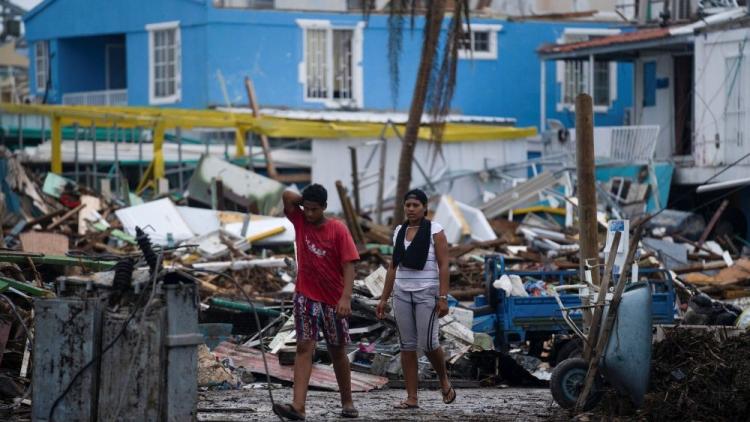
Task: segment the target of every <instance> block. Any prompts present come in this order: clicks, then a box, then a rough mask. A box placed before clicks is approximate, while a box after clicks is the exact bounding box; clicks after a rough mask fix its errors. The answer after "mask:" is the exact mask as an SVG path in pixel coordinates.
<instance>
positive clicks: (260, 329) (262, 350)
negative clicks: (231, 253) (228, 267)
mask: <svg viewBox="0 0 750 422" xmlns="http://www.w3.org/2000/svg"><path fill="white" fill-rule="evenodd" d="M186 270H189V271H193V272H203V273H209V274H216V275H219V276H220V277H224V278H226V279H228V280H229V281H231V282H232V283H234V285H235V287H237V290H239V291H240V292H242V296H244V297H245V300H246V301H247V303H248V304H249V305H250V307H251V308H252V309H253V315H254V317H255V326H256V327H257V329H258V338H259V339H260V354H261V356H262V357H263V368H264V370H265V371H266V387H267V388H268V399H269V400H270V401H271V409H273V407H274V406H275V405H276V403H275V402H274V399H273V392H271V375H270V373H269V371H268V361H267V360H266V351H265V348H264V346H263V336H262V332H263V327H261V325H260V317H258V311H257V309H256V308H255V303H254V302H253V301H252V300H251V299H250V296H248V294H247V293H246V292H245V290H244V289H243V288H242V286H240V283H238V282H237V280H236V279H235V278H234V277H232V276H230V275H228V274H225V273H223V272H220V271H212V270H204V269H196V268H189V269H186ZM274 414H275V415H276V416H277V417H278V418H279V420H280V421H281V422H285V421H284V418H283V417H282V416H281V415H279V414H276V412H274Z"/></svg>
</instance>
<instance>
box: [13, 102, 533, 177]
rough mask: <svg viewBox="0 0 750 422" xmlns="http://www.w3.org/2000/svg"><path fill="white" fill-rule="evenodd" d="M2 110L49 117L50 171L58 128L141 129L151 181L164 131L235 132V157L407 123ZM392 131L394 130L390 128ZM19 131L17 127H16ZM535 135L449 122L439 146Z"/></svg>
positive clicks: (97, 109) (131, 110)
mask: <svg viewBox="0 0 750 422" xmlns="http://www.w3.org/2000/svg"><path fill="white" fill-rule="evenodd" d="M0 110H2V111H3V112H6V113H12V114H30V115H40V116H46V117H48V118H50V120H51V122H52V125H51V129H52V131H53V133H52V136H51V140H52V163H51V167H52V171H53V172H55V173H60V172H62V157H61V152H60V151H61V145H62V127H63V126H72V125H79V126H81V127H89V126H92V125H94V126H103V127H118V128H134V127H141V128H145V129H152V130H153V133H154V135H153V149H154V159H153V161H152V163H151V165H150V166H149V169H150V174H151V176H152V177H153V180H158V179H159V178H161V177H164V174H165V172H164V154H163V151H162V148H163V145H164V132H165V131H166V130H170V129H175V128H178V127H179V128H182V129H192V128H233V129H235V130H236V131H237V136H236V137H235V147H236V148H235V154H236V155H237V156H244V154H245V136H244V134H245V133H246V132H248V131H249V132H255V133H258V134H263V135H266V136H269V137H278V138H312V139H346V138H380V137H381V136H385V137H386V138H395V137H396V136H397V134H396V133H395V130H397V131H398V132H399V134H402V135H403V133H404V132H405V130H406V127H405V125H403V124H402V125H395V126H390V125H389V126H388V127H387V128H386V129H385V132H384V127H386V125H385V124H383V123H373V122H350V121H347V122H330V121H315V120H304V119H291V118H282V117H271V116H265V117H254V116H253V115H251V114H249V113H231V112H228V111H217V110H191V109H175V108H158V107H114V106H64V105H35V104H2V103H0ZM394 127H395V130H394ZM19 129H20V128H19ZM431 133H432V128H431V127H430V126H429V125H423V126H422V127H421V128H420V129H419V138H420V139H424V140H427V139H430V138H431V136H430V135H431ZM534 135H536V128H534V127H526V128H516V127H508V126H495V125H486V124H468V123H447V124H445V127H444V129H443V136H442V140H443V142H474V141H494V140H508V139H523V138H527V137H530V136H534Z"/></svg>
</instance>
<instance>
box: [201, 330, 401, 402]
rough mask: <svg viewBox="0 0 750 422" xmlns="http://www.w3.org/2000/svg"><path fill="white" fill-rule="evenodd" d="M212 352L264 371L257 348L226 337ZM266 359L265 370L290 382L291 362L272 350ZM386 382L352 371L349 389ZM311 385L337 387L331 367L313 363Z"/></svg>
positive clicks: (244, 365) (247, 366)
mask: <svg viewBox="0 0 750 422" xmlns="http://www.w3.org/2000/svg"><path fill="white" fill-rule="evenodd" d="M213 352H214V354H215V355H216V356H218V357H219V358H225V357H228V358H231V359H232V360H233V361H234V364H235V365H236V366H243V367H245V368H246V369H249V370H250V371H252V372H254V373H256V374H265V369H264V367H263V357H262V356H261V353H260V351H259V350H256V349H253V348H249V347H244V346H239V345H235V344H232V343H229V342H226V341H225V342H223V343H221V344H220V345H219V346H217V347H216V349H214V350H213ZM266 361H267V362H268V372H269V374H270V375H271V376H272V377H274V378H278V379H282V380H286V381H290V382H291V381H292V380H293V379H294V366H282V365H281V364H279V358H278V356H276V355H274V354H271V353H266ZM387 383H388V379H387V378H384V377H379V376H377V375H370V374H365V373H362V372H355V371H352V391H354V392H364V391H370V390H374V389H379V388H382V387H383V386H385V385H386V384H387ZM310 386H311V387H318V388H324V389H326V390H332V391H338V389H339V386H338V383H337V382H336V374H335V373H334V372H333V367H332V366H328V365H321V364H318V363H313V366H312V373H311V375H310Z"/></svg>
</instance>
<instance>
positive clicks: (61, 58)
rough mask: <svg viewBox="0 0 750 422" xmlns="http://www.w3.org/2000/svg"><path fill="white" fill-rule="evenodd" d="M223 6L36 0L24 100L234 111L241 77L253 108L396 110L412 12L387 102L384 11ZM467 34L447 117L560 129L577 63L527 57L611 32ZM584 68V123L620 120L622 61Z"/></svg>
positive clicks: (579, 80)
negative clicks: (395, 85)
mask: <svg viewBox="0 0 750 422" xmlns="http://www.w3.org/2000/svg"><path fill="white" fill-rule="evenodd" d="M227 3H231V2H227V1H226V0H215V1H211V0H148V1H147V0H128V1H104V0H46V1H44V2H43V3H41V4H40V5H39V6H38V7H36V8H35V9H33V10H32V11H30V12H29V13H28V14H27V15H26V16H25V17H24V20H25V25H26V33H27V35H26V36H27V39H28V42H29V46H30V48H29V55H30V59H31V60H30V61H31V63H30V72H31V76H32V77H31V91H32V94H34V95H36V97H37V98H38V99H40V100H42V99H43V100H44V101H46V102H48V103H55V104H58V103H65V104H118V105H122V104H128V105H134V106H147V105H149V106H168V107H188V108H206V107H212V106H225V105H227V104H232V105H244V104H247V95H246V90H245V84H244V79H245V77H250V78H252V80H253V82H254V85H255V89H256V93H257V97H258V100H259V102H260V104H261V105H262V106H264V107H277V108H289V109H322V108H329V109H336V108H339V109H355V110H357V109H362V110H393V109H394V105H395V109H396V110H398V111H405V110H407V109H408V107H409V102H410V98H411V95H410V94H411V90H412V89H413V86H414V79H415V76H416V73H417V72H416V70H417V66H418V64H419V51H420V46H421V41H422V26H423V24H424V20H423V19H422V18H417V19H416V28H415V29H414V31H413V32H410V31H409V30H408V28H407V29H406V30H405V33H404V46H403V51H402V55H401V62H400V63H401V64H400V66H401V75H400V95H399V96H398V98H397V100H396V101H395V104H394V100H393V98H392V95H391V90H390V78H389V72H388V59H387V57H388V53H387V51H388V27H387V20H388V16H387V15H383V14H377V13H374V14H372V15H370V16H369V17H368V18H367V19H365V18H364V17H363V15H362V13H361V12H359V11H350V12H336V11H325V12H321V11H317V12H314V11H303V12H300V11H291V10H279V9H278V8H276V9H274V8H273V4H274V2H269V1H260V2H258V1H255V2H252V1H251V2H246V3H248V4H255V3H259V4H264V5H266V6H269V5H270V6H269V7H271V8H270V9H264V10H261V9H257V8H255V9H254V8H243V9H238V8H229V7H224V6H223V5H224V4H227ZM275 3H282V2H280V1H278V0H277V1H276V2H275ZM283 3H290V1H285V2H283ZM292 3H293V2H292ZM303 3H304V2H303ZM315 3H325V2H315ZM355 3H358V2H355ZM345 4H346V3H345ZM407 25H408V23H407ZM447 26H448V22H447V21H446V22H445V27H446V28H447ZM472 30H473V33H472V37H471V38H472V39H471V40H470V41H469V40H467V43H466V46H467V47H466V49H465V50H463V51H462V52H461V54H462V59H461V63H460V65H459V70H458V85H457V89H456V93H455V97H454V100H453V109H454V110H455V112H457V113H463V114H471V115H483V116H502V117H511V118H515V119H516V120H517V124H518V125H519V126H537V125H539V124H540V120H542V119H545V118H546V119H549V118H555V119H559V120H561V121H562V122H563V123H565V124H566V125H569V126H572V123H573V121H574V118H573V113H572V111H571V110H572V102H573V99H574V98H575V95H576V94H577V93H579V92H582V91H584V90H586V87H587V84H588V82H587V81H588V73H589V72H588V69H589V67H588V66H587V65H585V64H584V63H582V62H567V63H563V62H558V63H548V64H546V67H545V68H544V72H542V67H541V65H540V60H539V58H538V56H537V49H538V48H539V47H540V46H541V45H543V44H549V43H555V42H569V41H580V40H586V39H590V38H592V37H599V36H603V35H607V34H612V33H616V32H617V31H621V30H624V28H620V27H619V26H618V25H615V24H611V23H596V22H581V21H577V22H575V21H570V22H568V21H560V20H556V21H549V20H548V21H542V20H540V21H533V20H523V21H514V20H502V19H489V18H482V17H477V18H476V19H474V20H473V22H472ZM595 69H596V70H595V72H594V73H595V75H594V82H593V87H594V93H595V95H594V97H595V104H596V107H595V111H596V114H595V123H596V124H597V125H620V124H623V120H624V117H625V114H626V109H627V108H628V107H630V106H631V103H632V65H630V64H628V63H608V62H602V63H596V66H595ZM543 81H546V83H544V82H543ZM542 85H544V86H545V88H544V91H543V95H542V89H541V87H542ZM542 103H544V110H543V111H542V108H541V104H542Z"/></svg>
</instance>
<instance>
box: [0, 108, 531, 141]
mask: <svg viewBox="0 0 750 422" xmlns="http://www.w3.org/2000/svg"><path fill="white" fill-rule="evenodd" d="M0 109H2V110H3V111H5V112H7V113H14V114H35V115H45V116H49V117H53V116H54V117H59V118H60V120H61V124H62V125H63V126H71V125H74V124H78V125H79V126H82V127H88V126H91V125H97V126H117V127H121V128H131V127H146V128H148V127H154V126H156V125H157V124H161V125H162V126H163V127H164V129H165V130H169V129H174V128H176V127H181V128H183V129H191V128H229V127H234V128H241V129H244V130H247V131H250V132H255V133H258V134H263V135H266V136H269V137H279V138H313V139H344V138H379V137H380V136H381V134H382V133H383V126H384V125H383V124H382V123H372V122H324V121H314V120H303V119H290V118H282V117H270V116H266V117H253V116H252V115H251V114H248V113H229V112H224V111H215V110H190V109H174V108H156V107H111V106H59V105H23V104H0ZM396 127H397V129H398V131H399V132H400V133H401V134H403V133H404V131H405V129H406V128H405V125H396ZM431 130H432V129H431V127H430V126H429V125H423V126H422V128H420V130H419V137H420V139H430V134H431ZM534 135H536V128H534V127H525V128H516V127H508V126H496V125H483V124H469V123H447V124H446V125H445V129H444V131H443V141H444V142H465V141H492V140H507V139H521V138H527V137H529V136H534ZM385 136H386V137H387V138H393V137H395V136H396V134H395V133H394V132H393V129H392V128H388V130H387V131H386V133H385Z"/></svg>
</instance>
